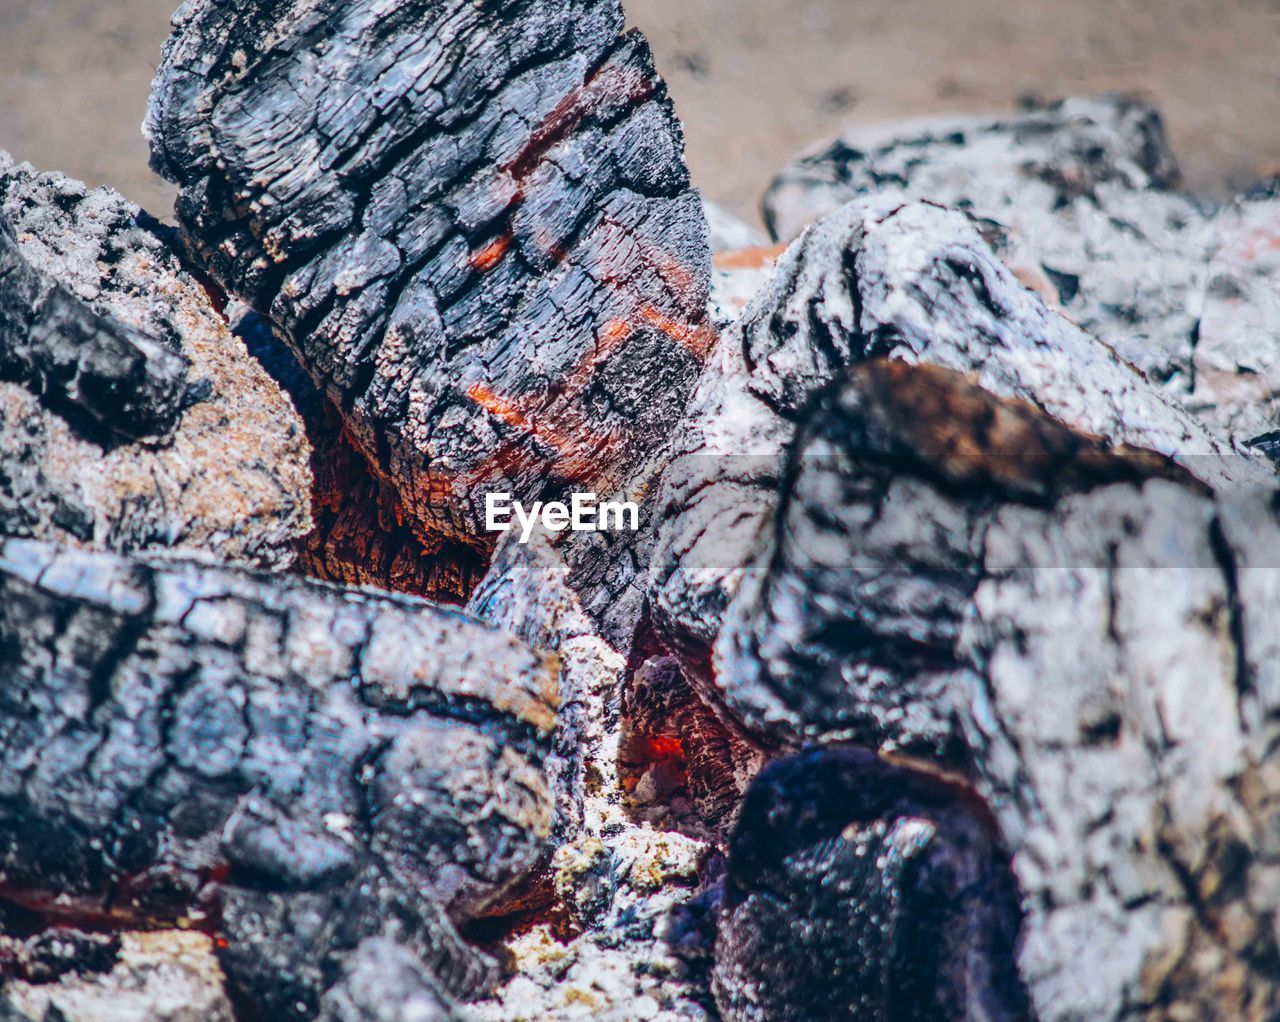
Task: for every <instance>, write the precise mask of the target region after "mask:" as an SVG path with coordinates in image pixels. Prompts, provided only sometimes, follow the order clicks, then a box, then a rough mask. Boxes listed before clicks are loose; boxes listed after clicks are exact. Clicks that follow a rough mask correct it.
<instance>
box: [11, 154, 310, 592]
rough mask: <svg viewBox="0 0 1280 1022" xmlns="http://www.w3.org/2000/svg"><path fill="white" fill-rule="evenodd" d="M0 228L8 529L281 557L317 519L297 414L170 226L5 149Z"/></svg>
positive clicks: (45, 536)
mask: <svg viewBox="0 0 1280 1022" xmlns="http://www.w3.org/2000/svg"><path fill="white" fill-rule="evenodd" d="M0 224H7V225H10V226H11V227H12V232H9V229H8V227H3V226H0V235H3V236H2V237H0V249H3V252H4V255H3V259H4V261H5V263H6V265H7V266H9V267H10V269H9V271H8V272H7V273H5V274H4V276H3V278H2V279H0V305H3V307H4V312H2V313H0V345H3V347H4V351H5V352H7V353H8V356H13V357H14V358H17V359H18V361H17V362H14V361H12V360H10V361H9V362H8V363H6V364H7V365H8V367H9V368H8V369H6V370H0V533H2V534H4V535H10V536H28V537H31V538H34V539H42V540H50V541H53V542H58V543H63V544H68V545H73V546H82V547H85V548H90V549H100V550H101V549H105V550H114V551H117V552H120V553H128V552H130V551H134V550H138V549H143V548H148V549H155V548H160V547H177V548H186V549H199V550H203V551H210V550H212V551H216V552H217V554H218V555H219V556H220V557H223V558H225V559H227V560H232V561H241V562H248V563H251V564H255V565H259V566H271V567H283V566H285V565H287V564H288V563H289V562H290V561H291V560H292V559H293V550H292V544H293V542H294V540H296V539H297V538H298V537H300V536H301V535H303V534H304V533H305V532H306V531H307V530H308V529H309V528H310V525H311V522H310V515H309V511H310V490H311V479H310V474H309V472H308V470H307V454H308V451H307V442H306V438H305V436H304V435H303V430H302V423H301V422H300V421H299V419H298V416H297V414H296V412H295V411H294V409H293V408H292V407H291V405H290V403H289V400H288V398H287V397H285V396H284V395H283V394H281V392H280V390H279V388H278V387H276V385H275V384H274V383H273V382H272V381H271V379H270V377H268V376H267V374H266V373H265V372H264V371H263V369H262V367H261V366H259V365H258V364H257V363H256V362H255V361H254V360H253V359H252V358H251V357H250V356H249V354H248V353H247V352H246V351H245V349H244V346H243V345H242V344H240V342H239V341H237V340H236V339H235V338H234V337H232V336H231V335H230V333H229V332H228V331H227V328H226V324H225V323H224V322H223V320H222V319H221V317H220V315H219V313H218V311H217V310H216V309H215V307H214V304H213V302H212V300H211V299H210V296H209V294H208V293H207V292H206V291H205V289H204V287H203V286H202V285H201V284H200V282H199V281H198V280H196V279H195V278H194V277H193V276H192V274H191V273H190V272H188V270H187V269H186V268H185V267H184V266H183V265H182V263H181V261H180V259H179V257H178V254H177V252H176V251H175V249H174V247H173V246H174V237H173V231H172V230H168V229H165V228H163V227H161V226H160V224H158V223H157V222H156V221H155V220H153V219H152V218H151V217H149V216H147V215H146V214H145V213H143V212H142V211H141V210H140V209H138V207H137V206H135V205H133V204H132V203H130V202H127V201H126V200H125V199H123V198H122V197H121V196H120V195H118V194H117V193H115V192H113V191H111V190H110V189H107V188H88V187H87V186H85V185H84V184H83V183H81V182H79V181H74V180H71V179H70V178H68V177H66V176H65V175H63V174H58V173H38V172H37V171H35V170H34V169H33V168H31V167H30V166H28V165H26V164H17V163H14V162H13V161H12V160H11V159H10V158H9V157H8V155H7V154H5V153H0ZM8 356H5V357H8ZM19 363H21V364H19ZM24 366H25V368H23V367H24ZM11 370H12V371H11ZM153 434H163V435H162V436H158V435H153Z"/></svg>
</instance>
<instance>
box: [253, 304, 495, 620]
mask: <svg viewBox="0 0 1280 1022" xmlns="http://www.w3.org/2000/svg"><path fill="white" fill-rule="evenodd" d="M237 304H238V303H237ZM240 309H243V306H241V307H240ZM238 311H239V310H237V312H238ZM233 318H234V324H233V325H234V329H235V333H236V335H237V336H238V337H241V338H243V340H244V342H245V344H246V345H247V346H248V349H249V352H250V354H252V355H253V356H254V357H255V358H257V359H258V360H259V361H260V362H262V364H263V365H264V366H265V367H266V368H267V371H268V372H270V374H271V376H272V378H273V379H275V381H276V382H277V383H279V384H280V386H281V388H282V389H283V390H284V391H285V392H286V393H287V394H288V395H289V397H290V398H292V400H293V404H294V407H296V408H297V409H298V414H299V415H301V416H302V421H303V423H304V424H305V425H306V430H307V439H308V440H309V441H310V444H311V476H312V489H311V518H312V521H313V522H314V523H315V524H314V527H313V528H312V530H311V531H310V532H309V533H307V535H306V536H304V537H303V538H302V539H301V540H300V541H299V543H298V559H297V562H296V568H297V570H298V571H300V572H302V573H303V574H304V575H309V576H310V577H312V578H318V579H323V580H325V581H328V582H338V583H341V584H343V585H371V586H377V587H378V588H380V589H386V590H389V591H391V592H394V593H410V594H412V595H414V596H422V597H425V598H427V599H431V600H438V601H440V602H443V603H454V604H462V603H465V602H466V599H467V597H468V596H469V595H470V593H471V591H472V589H473V588H474V587H475V585H476V583H477V582H478V581H479V580H480V578H481V576H482V575H483V573H484V569H485V557H484V555H483V554H482V553H481V552H480V551H478V550H477V549H476V548H475V547H473V546H470V545H468V544H463V543H457V542H453V543H451V542H448V541H446V540H444V539H441V538H437V539H436V540H435V542H434V544H433V545H431V546H427V545H426V544H424V543H423V542H422V540H421V539H419V538H418V535H417V534H416V532H415V531H414V529H413V524H412V516H411V515H410V514H409V513H408V512H407V511H406V510H405V508H404V504H403V503H402V501H401V500H400V494H399V492H398V491H397V490H396V488H395V487H394V486H392V485H390V484H389V483H386V482H384V481H382V480H381V479H378V478H377V477H376V476H374V474H373V473H372V472H371V471H370V468H369V462H368V460H367V459H366V458H365V457H364V455H363V454H362V453H361V452H360V450H359V448H358V447H357V446H356V445H355V443H354V442H353V441H352V440H351V439H350V438H349V437H348V436H347V432H346V426H345V425H344V423H343V421H342V416H341V415H340V414H339V412H338V410H337V409H336V408H334V407H333V405H332V404H330V403H329V401H328V400H327V399H326V398H325V397H324V395H323V394H322V393H321V392H320V391H319V390H318V389H317V388H316V386H315V384H313V383H312V382H311V378H310V377H309V376H307V374H306V373H305V372H304V371H303V370H302V368H301V367H300V366H299V365H298V362H297V360H296V359H295V358H294V356H293V353H292V352H290V351H289V350H288V349H287V348H286V347H285V346H284V345H282V344H281V343H280V342H279V341H278V340H276V338H275V336H274V335H273V334H272V332H271V329H270V327H269V326H268V325H267V324H266V323H265V322H264V321H263V320H262V319H261V318H259V317H258V316H257V315H255V314H253V313H248V314H245V315H237V314H235V313H233Z"/></svg>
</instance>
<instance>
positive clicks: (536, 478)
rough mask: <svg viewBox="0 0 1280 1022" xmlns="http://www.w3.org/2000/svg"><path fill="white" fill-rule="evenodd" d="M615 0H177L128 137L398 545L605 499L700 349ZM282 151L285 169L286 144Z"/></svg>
mask: <svg viewBox="0 0 1280 1022" xmlns="http://www.w3.org/2000/svg"><path fill="white" fill-rule="evenodd" d="M621 29H622V14H621V11H620V9H619V7H618V5H617V4H616V3H615V2H597V0H529V2H520V3H514V4H508V5H505V6H504V7H502V8H501V9H496V8H494V9H491V8H487V7H477V6H476V5H474V4H468V3H462V2H449V3H445V4H440V3H434V2H432V3H427V2H423V0H415V2H411V3H401V4H397V5H396V6H395V7H394V9H392V10H390V11H388V10H386V9H384V8H383V7H381V6H379V5H377V4H374V3H369V2H361V3H355V4H350V3H325V4H321V5H320V6H319V7H317V6H316V5H315V4H312V3H285V4H276V5H270V6H268V7H259V8H254V9H252V10H249V11H243V10H241V9H239V8H234V7H228V6H227V5H224V4H217V3H211V2H201V3H196V4H189V5H187V6H186V7H184V8H183V11H182V14H181V16H180V18H179V20H177V21H176V22H175V33H174V35H173V37H172V38H171V39H170V41H169V43H168V45H167V47H166V50H165V54H164V58H163V61H162V64H161V66H160V69H159V71H158V73H157V76H156V82H155V88H154V92H153V97H152V103H151V108H150V111H149V114H148V119H147V130H148V133H149V136H150V139H151V143H152V152H153V162H154V165H155V167H156V168H157V170H159V171H160V172H161V173H163V174H164V175H165V176H167V177H169V178H170V179H172V180H174V181H175V182H177V183H178V184H179V186H180V189H181V191H180V196H179V200H178V206H177V214H178V218H179V220H180V222H181V223H182V225H183V227H184V228H185V231H186V238H187V242H188V245H189V247H190V249H191V251H192V254H193V255H194V257H195V258H196V259H197V261H198V262H200V264H201V265H203V266H204V267H206V268H207V270H208V271H209V272H210V274H211V275H212V276H213V277H214V278H215V279H216V280H217V281H218V282H219V283H220V284H221V285H222V286H223V287H225V288H226V289H227V290H228V291H229V292H230V293H232V294H235V295H238V296H240V297H242V298H244V299H245V300H246V301H247V302H248V303H249V304H250V305H251V306H252V307H253V308H255V309H256V310H258V311H259V312H261V313H263V314H264V315H266V316H268V317H269V318H270V319H271V320H272V322H273V323H274V324H275V325H276V326H277V327H278V328H279V330H280V331H281V334H282V336H283V337H284V338H286V339H287V341H288V342H289V343H290V344H291V345H292V347H293V348H294V350H295V351H296V352H297V354H298V356H299V358H300V360H301V362H302V364H303V365H304V366H305V367H306V368H307V371H308V372H309V373H310V374H311V376H312V378H313V379H314V380H315V382H316V384H317V385H318V386H319V387H321V389H323V390H324V392H325V393H326V395H327V396H328V397H329V398H330V399H331V400H332V401H333V403H334V404H335V406H336V407H338V408H340V409H341V411H342V414H343V416H344V418H345V421H346V423H347V426H348V432H349V434H350V436H351V437H352V438H353V439H354V440H355V442H356V443H357V444H358V445H359V447H360V449H361V450H362V451H363V453H364V454H365V455H366V456H367V457H368V458H369V460H370V463H371V465H372V466H373V470H374V473H375V474H376V475H377V476H378V477H379V478H381V479H384V480H387V481H390V482H392V483H394V485H395V486H396V487H397V489H398V490H399V496H400V500H401V502H402V505H403V507H404V509H405V510H406V512H408V513H409V514H410V515H411V516H412V517H413V521H414V524H415V526H416V528H417V531H418V534H419V537H420V539H422V541H423V542H424V543H428V544H430V543H432V542H433V541H434V537H440V536H443V537H445V538H448V539H453V540H460V541H463V542H468V543H472V544H474V545H478V546H484V545H488V542H489V539H490V537H486V536H485V535H484V534H483V493H484V492H485V491H486V490H503V491H509V492H512V493H514V494H515V495H516V496H518V497H520V498H522V499H529V498H531V497H536V496H537V495H538V494H540V493H542V492H544V491H546V490H552V491H554V490H555V489H556V488H557V487H563V486H565V485H567V484H570V483H571V484H572V485H574V486H577V487H579V488H582V489H594V490H596V491H598V492H601V493H610V492H613V491H614V490H617V489H619V488H620V487H625V486H627V485H628V482H629V480H631V479H632V477H633V475H634V474H635V473H636V472H637V471H639V470H640V469H641V468H642V466H645V465H648V464H650V463H652V462H653V461H654V460H655V459H656V458H657V457H658V456H659V455H660V454H661V452H662V451H663V450H664V448H665V446H666V442H667V436H668V433H669V431H670V429H671V427H672V425H673V423H674V422H675V420H676V418H677V417H678V415H679V413H680V410H681V408H682V406H683V403H684V399H685V396H686V395H687V393H688V389H689V387H690V386H691V385H692V382H693V379H694V376H695V374H696V372H697V370H698V367H699V365H700V363H701V361H702V358H703V357H704V355H705V352H706V350H707V348H708V347H709V346H710V343H711V341H712V340H713V338H714V333H713V332H712V331H709V330H707V329H706V327H705V325H704V322H703V321H704V317H705V310H706V299H707V278H708V267H707V263H708V248H707V240H706V224H705V220H704V218H703V215H702V212H701V208H700V205H699V202H698V199H697V196H696V195H695V194H694V193H693V192H692V191H691V190H690V189H689V185H688V175H687V172H686V170H685V168H684V164H683V159H682V139H681V136H680V131H679V128H678V126H677V124H676V122H675V120H674V117H673V115H672V112H671V107H670V103H669V101H668V99H667V97H666V93H665V88H664V86H663V84H662V82H661V80H660V79H659V78H658V77H657V75H656V73H655V72H654V70H653V66H652V62H651V60H650V57H649V52H648V48H647V46H646V44H645V42H644V40H643V39H642V38H641V37H640V36H639V35H638V34H636V33H634V32H631V33H626V34H621ZM284 153H287V154H288V159H287V160H284V159H282V155H281V154H284Z"/></svg>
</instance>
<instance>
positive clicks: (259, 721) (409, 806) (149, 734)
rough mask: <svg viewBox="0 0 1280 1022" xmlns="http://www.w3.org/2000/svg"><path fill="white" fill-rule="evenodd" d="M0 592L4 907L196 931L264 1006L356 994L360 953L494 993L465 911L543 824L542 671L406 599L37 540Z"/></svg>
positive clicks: (248, 995)
mask: <svg viewBox="0 0 1280 1022" xmlns="http://www.w3.org/2000/svg"><path fill="white" fill-rule="evenodd" d="M0 596H2V597H3V598H2V599H0V640H2V641H0V649H3V656H4V661H5V671H6V676H7V677H8V679H9V680H8V683H7V684H6V686H5V690H4V694H3V696H2V697H0V735H2V740H0V757H2V758H3V763H2V766H3V769H0V779H2V780H0V783H2V785H3V788H2V789H0V824H2V826H0V830H2V831H3V833H4V835H5V837H4V843H3V845H2V846H0V852H2V854H0V878H2V881H3V885H4V889H5V892H6V895H7V896H8V897H10V898H14V899H19V900H21V901H22V902H24V903H25V904H27V905H28V906H29V907H31V908H33V909H36V910H37V911H41V912H45V913H47V914H49V915H51V916H54V917H56V916H57V915H58V913H59V912H71V913H72V914H73V916H74V917H77V918H82V919H85V918H87V919H90V920H92V919H94V918H98V919H100V920H102V921H105V922H111V921H117V922H120V923H129V922H132V923H134V924H137V923H140V922H141V923H147V922H151V921H164V920H171V919H174V918H182V917H184V916H185V917H187V918H191V919H193V920H194V921H195V922H196V923H197V924H203V925H206V926H208V927H211V928H213V929H214V930H215V932H217V933H219V934H220V935H222V936H224V937H225V943H224V945H223V947H222V952H221V956H222V959H223V964H224V967H225V968H226V970H227V972H228V976H229V978H230V980H231V983H232V987H233V990H235V991H236V992H237V993H238V995H239V996H240V997H241V998H243V999H245V1000H247V1001H248V1003H252V1004H254V1005H255V1006H257V1009H258V1010H260V1011H261V1012H262V1013H263V1014H264V1016H268V1017H272V1018H294V1019H301V1018H312V1017H315V1016H316V1014H317V1012H319V1011H320V1010H321V1007H322V1004H323V1003H324V1002H325V999H326V998H328V999H330V1000H332V999H333V998H335V997H336V998H339V999H341V998H344V997H345V998H350V997H356V996H357V993H356V992H354V991H352V990H350V989H348V985H349V984H348V982H347V980H346V979H340V978H339V977H340V975H341V976H347V977H348V979H350V978H351V977H354V976H359V975H362V972H361V967H360V961H361V960H362V959H361V957H360V956H362V955H366V954H368V953H370V952H369V951H368V949H367V948H366V944H367V942H368V941H370V940H381V941H389V942H391V943H394V944H397V945H401V946H403V947H404V948H407V949H408V950H409V951H410V952H412V954H413V955H414V956H415V957H416V960H417V961H418V962H419V963H420V964H421V966H422V967H423V976H424V977H427V979H424V980H423V982H424V983H426V982H428V980H429V984H428V987H429V989H430V990H434V991H435V992H436V993H437V994H438V995H439V996H441V997H445V998H446V999H447V998H448V997H455V996H469V995H473V994H476V993H478V992H480V991H481V990H482V989H484V987H485V985H486V983H487V982H489V981H490V980H491V978H492V975H493V968H494V965H493V963H492V961H490V960H489V959H488V958H487V957H486V956H484V955H483V954H481V953H480V952H478V951H476V950H475V949H473V948H471V947H469V946H468V945H467V944H466V943H465V942H463V941H462V940H461V939H460V938H459V937H458V934H457V932H456V930H455V929H454V922H458V921H463V920H465V919H468V918H470V917H471V916H472V915H473V914H475V913H477V912H480V911H483V910H485V909H486V908H487V907H488V906H489V905H490V904H491V903H492V902H493V901H494V900H495V899H498V898H500V897H501V896H502V894H503V892H504V891H505V890H506V888H507V887H508V886H509V885H510V884H511V883H512V882H513V881H514V880H516V879H517V878H518V877H519V876H520V874H521V873H522V871H523V870H525V869H527V868H528V867H529V866H530V865H531V864H532V863H533V862H534V861H535V860H536V859H537V857H538V854H539V850H540V848H541V845H542V843H543V841H545V839H546V838H547V837H548V835H549V832H550V826H551V812H552V795H551V793H550V791H549V789H548V785H547V781H546V779H545V777H544V774H543V772H542V769H541V764H542V760H543V759H544V757H545V756H546V755H547V753H548V751H549V749H550V739H551V733H552V729H553V726H554V723H555V717H556V712H555V706H556V703H557V694H556V679H555V665H554V662H553V661H552V660H550V659H548V658H547V657H545V656H543V655H541V654H537V653H535V652H533V651H532V650H530V649H529V648H528V647H526V646H524V645H523V644H522V643H520V642H519V641H518V640H516V639H514V638H511V637H510V636H508V635H505V634H503V633H501V632H497V631H494V630H492V629H490V628H488V627H486V626H483V625H481V624H479V623H478V622H476V621H475V620H474V619H471V618H469V617H467V616H465V615H463V614H461V613H460V612H455V611H449V610H443V609H440V608H437V607H435V606H433V605H431V604H427V603H424V602H422V601H418V600H412V599H409V598H397V597H391V596H385V595H381V596H380V595H375V594H373V593H372V592H370V591H360V590H343V589H340V588H336V587H329V586H324V585H321V584H318V583H304V582H301V581H298V580H291V579H287V578H280V577H272V576H265V575H257V574H252V573H247V572H242V571H236V570H231V569H226V568H218V567H211V566H208V565H204V564H198V563H184V562H177V561H173V562H155V563H152V562H146V561H140V560H128V559H122V558H119V557H115V556H112V555H105V554H86V553H80V552H71V551H66V550H60V549H59V548H56V547H53V546H50V545H47V544H40V543H35V542H31V541H22V540H10V541H7V542H5V543H4V544H3V545H2V546H0ZM362 949H363V950H362ZM335 984H336V986H335ZM331 987H333V988H334V989H330V988H331ZM387 996H388V997H389V996H391V995H390V994H388V995H387ZM404 1003H405V1002H403V1001H397V1002H396V1003H395V1004H394V1005H392V1006H393V1007H395V1008H396V1009H397V1010H399V1009H401V1008H403V1007H404ZM326 1010H328V1009H326ZM353 1017H366V1016H353ZM368 1017H375V1016H372V1015H371V1016H368Z"/></svg>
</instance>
